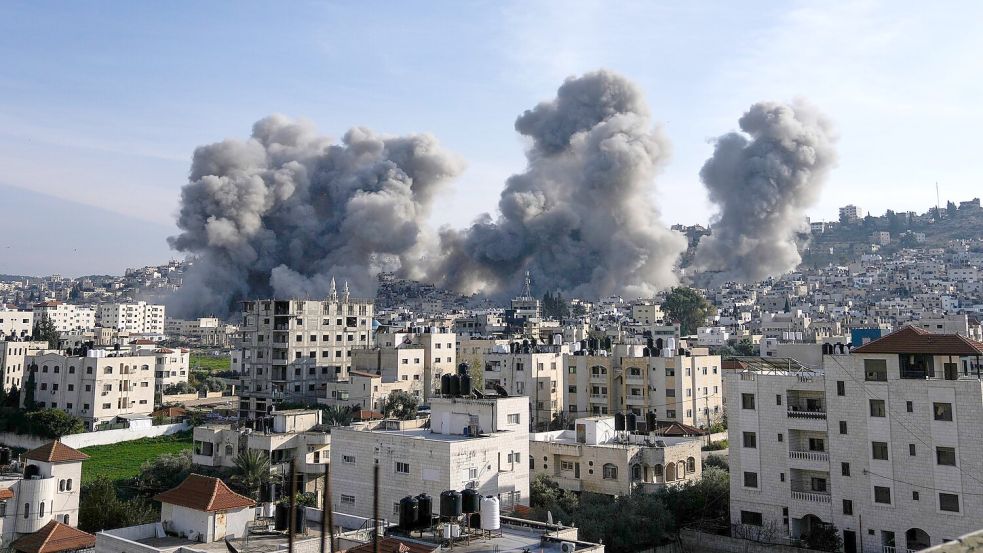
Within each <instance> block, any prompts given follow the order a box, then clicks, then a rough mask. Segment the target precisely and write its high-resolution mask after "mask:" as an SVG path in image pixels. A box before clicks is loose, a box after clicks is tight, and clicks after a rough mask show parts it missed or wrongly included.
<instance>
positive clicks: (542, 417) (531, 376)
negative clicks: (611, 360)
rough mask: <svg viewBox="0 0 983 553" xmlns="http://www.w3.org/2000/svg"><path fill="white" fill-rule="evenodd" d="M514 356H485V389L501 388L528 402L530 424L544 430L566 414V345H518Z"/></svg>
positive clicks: (509, 354)
mask: <svg viewBox="0 0 983 553" xmlns="http://www.w3.org/2000/svg"><path fill="white" fill-rule="evenodd" d="M515 349H516V350H518V351H515V352H512V353H499V352H489V353H486V354H485V367H484V369H485V370H484V378H485V389H489V390H493V389H495V387H496V386H500V387H502V388H503V389H504V390H505V391H506V392H508V393H509V394H510V395H517V396H526V397H528V400H529V413H530V416H531V420H530V421H529V422H530V423H531V424H532V425H533V426H532V427H533V428H535V429H541V430H545V429H546V426H547V425H548V424H549V423H550V422H551V421H552V420H553V418H554V416H556V415H558V414H559V413H562V412H563V391H562V390H563V386H564V382H565V381H566V379H565V376H566V375H564V373H563V370H562V369H563V354H564V352H567V351H569V348H568V347H567V346H519V347H517V348H515Z"/></svg>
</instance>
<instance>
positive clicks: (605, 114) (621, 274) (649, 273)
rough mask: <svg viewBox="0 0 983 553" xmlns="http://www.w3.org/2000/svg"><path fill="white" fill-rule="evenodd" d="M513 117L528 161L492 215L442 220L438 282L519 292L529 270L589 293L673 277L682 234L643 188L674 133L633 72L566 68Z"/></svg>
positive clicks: (544, 283)
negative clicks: (553, 91) (550, 88)
mask: <svg viewBox="0 0 983 553" xmlns="http://www.w3.org/2000/svg"><path fill="white" fill-rule="evenodd" d="M515 128H516V130H517V131H518V132H520V133H521V134H523V135H525V136H527V137H529V138H530V139H531V146H530V148H529V150H528V152H527V158H528V166H527V168H526V171H525V172H524V173H521V174H517V175H514V176H512V177H511V178H509V180H508V182H507V183H506V187H505V190H504V191H503V192H502V194H501V198H500V200H499V204H498V207H499V211H500V214H499V215H498V217H497V218H492V216H490V215H484V216H482V217H481V218H479V220H477V221H476V222H475V223H474V224H473V225H472V226H471V227H470V228H468V229H465V230H462V231H457V230H450V229H444V231H443V232H442V233H441V243H442V248H443V254H444V256H445V261H444V263H443V265H442V266H441V268H440V273H439V275H437V276H439V277H440V281H441V282H443V283H444V284H445V285H446V286H449V287H451V288H454V289H457V290H463V291H478V290H481V291H484V292H486V293H494V292H496V291H501V292H506V291H514V290H516V289H517V288H518V286H519V284H520V283H521V280H522V279H521V274H522V273H523V272H524V271H526V270H529V271H530V272H531V273H532V275H533V279H534V281H535V282H536V283H537V285H538V287H540V288H548V289H552V290H561V291H564V292H567V293H570V294H580V295H585V296H588V297H597V296H603V295H607V294H612V293H619V294H623V295H626V296H631V297H639V296H650V295H652V294H653V293H654V292H656V291H657V290H659V289H661V288H664V287H666V286H670V285H672V284H674V283H675V282H676V275H675V273H674V270H673V267H674V264H675V262H676V260H677V258H678V257H679V255H680V254H681V253H682V252H683V251H684V250H685V248H686V241H685V239H684V238H683V236H682V235H681V234H679V233H676V232H673V231H670V230H668V229H667V228H665V227H664V226H663V225H662V224H661V223H660V222H659V212H658V210H657V209H656V206H655V205H653V203H652V201H651V199H650V198H651V193H652V191H653V190H652V186H651V184H652V179H653V177H654V175H655V173H656V172H657V170H658V169H659V168H660V166H661V165H662V164H663V163H664V162H665V160H666V159H667V157H668V152H669V143H668V141H667V140H666V138H665V137H664V136H663V135H662V133H661V132H660V131H659V130H658V129H655V128H653V126H652V123H651V121H650V119H649V112H648V108H647V106H646V105H645V102H644V100H643V98H642V94H641V92H640V91H639V90H638V89H637V88H636V87H635V86H634V85H633V84H632V83H630V82H629V81H627V80H626V79H624V78H622V77H620V76H618V75H615V74H613V73H610V72H607V71H598V72H595V73H590V74H587V75H584V76H582V77H579V78H571V79H568V80H567V81H566V82H565V83H564V84H563V85H562V86H561V87H560V88H559V90H558V93H557V96H556V98H555V99H553V100H551V101H549V102H543V103H541V104H539V105H538V106H536V107H535V108H533V109H531V110H529V111H526V112H525V113H524V114H522V115H521V116H520V117H519V118H518V120H517V121H516V123H515Z"/></svg>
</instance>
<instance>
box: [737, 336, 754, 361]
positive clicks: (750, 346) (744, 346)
mask: <svg viewBox="0 0 983 553" xmlns="http://www.w3.org/2000/svg"><path fill="white" fill-rule="evenodd" d="M734 350H735V351H736V352H737V354H738V355H743V356H751V355H756V354H757V353H758V352H757V351H756V350H757V348H756V347H754V342H752V341H751V339H750V338H748V337H746V336H745V337H744V338H741V341H740V342H738V343H737V344H736V345H735V346H734Z"/></svg>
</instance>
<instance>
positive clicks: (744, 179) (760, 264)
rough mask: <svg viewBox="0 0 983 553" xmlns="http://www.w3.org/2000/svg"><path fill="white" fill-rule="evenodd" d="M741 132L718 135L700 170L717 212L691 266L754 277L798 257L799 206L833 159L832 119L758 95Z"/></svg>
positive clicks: (815, 192) (813, 194) (815, 191)
mask: <svg viewBox="0 0 983 553" xmlns="http://www.w3.org/2000/svg"><path fill="white" fill-rule="evenodd" d="M739 124H740V129H741V131H742V132H741V133H737V132H732V133H729V134H725V135H724V136H721V137H720V138H718V139H717V141H716V147H715V149H714V152H713V157H711V158H710V159H709V160H707V162H706V163H705V164H704V165H703V169H702V170H701V171H700V178H701V179H702V180H703V183H704V184H705V185H706V187H707V190H708V191H709V195H710V201H712V202H713V203H715V204H717V206H718V207H719V210H720V211H719V214H718V215H717V217H716V218H715V219H714V221H713V222H712V224H711V230H712V234H711V235H710V236H707V237H704V238H703V239H702V240H701V241H700V244H699V246H698V247H697V250H696V254H695V257H694V262H693V265H694V268H696V269H698V270H708V271H722V275H723V276H724V277H725V278H726V279H728V280H738V281H756V280H761V279H763V278H766V277H769V276H777V275H780V274H783V273H785V272H787V271H790V270H792V269H794V268H795V267H796V266H797V265H798V264H799V262H800V261H801V260H802V258H801V256H800V255H799V251H798V247H797V244H796V235H797V233H799V232H803V231H808V226H807V225H806V217H805V209H806V208H808V207H809V206H811V205H813V204H814V203H815V201H816V199H817V198H818V196H819V192H820V190H821V188H822V185H823V181H824V180H825V178H826V175H827V174H828V173H829V170H830V168H831V167H832V166H833V164H834V163H835V158H836V153H835V150H834V147H833V143H834V141H835V136H834V135H833V130H832V126H831V125H830V123H829V121H827V120H826V118H824V117H823V116H822V115H821V114H820V113H819V112H818V111H816V109H815V108H813V107H812V106H810V105H807V104H805V103H802V102H795V103H793V104H791V105H786V104H779V103H774V102H761V103H757V104H754V105H753V106H751V109H750V110H748V112H747V113H745V114H744V116H743V117H741V119H740V121H739Z"/></svg>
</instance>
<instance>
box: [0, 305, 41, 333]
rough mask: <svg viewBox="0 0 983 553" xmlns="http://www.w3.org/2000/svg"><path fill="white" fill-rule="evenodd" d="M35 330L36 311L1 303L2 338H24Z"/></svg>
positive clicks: (0, 322)
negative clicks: (22, 309) (23, 309)
mask: <svg viewBox="0 0 983 553" xmlns="http://www.w3.org/2000/svg"><path fill="white" fill-rule="evenodd" d="M33 331H34V312H33V311H20V310H19V309H14V308H11V307H8V306H6V305H0V339H4V340H12V339H24V338H27V337H29V336H30V335H31V332H33Z"/></svg>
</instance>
